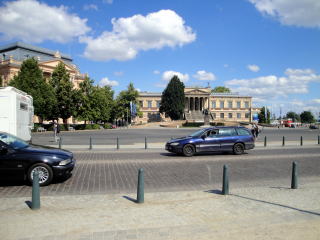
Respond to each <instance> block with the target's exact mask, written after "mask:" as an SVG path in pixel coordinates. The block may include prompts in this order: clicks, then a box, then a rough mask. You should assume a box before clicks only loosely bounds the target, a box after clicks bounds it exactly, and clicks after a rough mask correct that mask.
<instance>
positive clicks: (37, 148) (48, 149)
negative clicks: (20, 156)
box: [21, 144, 73, 157]
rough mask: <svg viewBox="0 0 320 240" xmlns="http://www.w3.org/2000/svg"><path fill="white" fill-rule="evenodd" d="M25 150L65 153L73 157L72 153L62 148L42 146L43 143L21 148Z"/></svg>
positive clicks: (28, 151) (56, 153)
mask: <svg viewBox="0 0 320 240" xmlns="http://www.w3.org/2000/svg"><path fill="white" fill-rule="evenodd" d="M21 151H23V152H27V153H30V152H32V153H41V154H48V155H63V156H65V157H72V155H73V154H72V153H71V152H69V151H66V150H61V149H57V148H52V147H47V146H41V145H33V144H30V145H29V146H28V147H26V148H23V149H21Z"/></svg>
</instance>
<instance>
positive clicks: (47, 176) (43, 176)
mask: <svg viewBox="0 0 320 240" xmlns="http://www.w3.org/2000/svg"><path fill="white" fill-rule="evenodd" d="M35 171H38V172H39V185H40V186H46V185H49V184H50V183H51V181H52V179H53V172H52V169H51V167H49V166H48V165H47V164H44V163H37V164H35V165H32V166H31V167H30V168H29V170H28V179H29V182H30V183H31V184H32V181H33V173H34V172H35Z"/></svg>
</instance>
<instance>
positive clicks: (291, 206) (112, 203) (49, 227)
mask: <svg viewBox="0 0 320 240" xmlns="http://www.w3.org/2000/svg"><path fill="white" fill-rule="evenodd" d="M319 180H320V178H319V177H316V178H310V179H308V181H306V180H305V179H304V181H303V184H301V185H300V186H299V189H296V190H292V189H289V188H287V186H283V187H281V186H278V187H270V186H272V185H270V186H267V187H254V188H253V187H252V188H245V189H244V188H238V189H230V192H231V194H230V195H228V196H223V195H221V194H220V193H219V191H218V190H213V191H211V192H203V191H191V192H168V193H146V195H145V203H144V204H137V203H135V202H133V201H132V199H135V197H136V196H135V195H134V194H129V195H126V194H123V195H120V194H117V195H82V196H54V197H53V196H51V197H42V198H41V204H42V206H41V209H40V210H37V211H32V210H30V209H29V208H28V206H27V204H26V203H25V201H28V200H30V198H29V199H28V198H3V199H0V239H1V240H13V239H15V240H23V239H24V240H27V239H28V240H31V239H32V240H40V239H46V240H52V239H59V240H60V239H61V240H63V239H67V240H72V239H77V240H80V239H83V240H90V239H92V240H102V239H148V240H158V239H181V240H182V239H197V240H198V239H237V240H238V239H297V240H301V239H304V240H306V239H319V238H320V200H319V196H320V181H319ZM130 199H131V200H130Z"/></svg>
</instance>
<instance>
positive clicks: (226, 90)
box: [211, 86, 231, 93]
mask: <svg viewBox="0 0 320 240" xmlns="http://www.w3.org/2000/svg"><path fill="white" fill-rule="evenodd" d="M211 92H212V93H230V92H231V90H230V89H229V88H227V87H223V86H217V87H215V88H214V89H212V90H211Z"/></svg>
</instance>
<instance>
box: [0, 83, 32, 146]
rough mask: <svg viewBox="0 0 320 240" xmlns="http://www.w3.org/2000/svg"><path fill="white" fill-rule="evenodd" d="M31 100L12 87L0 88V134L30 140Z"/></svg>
mask: <svg viewBox="0 0 320 240" xmlns="http://www.w3.org/2000/svg"><path fill="white" fill-rule="evenodd" d="M32 128H33V99H32V97H31V96H30V95H28V94H26V93H25V92H23V91H20V90H19V89H16V88H14V87H0V132H7V133H10V134H13V135H15V136H17V137H19V138H21V139H23V140H25V141H30V140H31V129H32Z"/></svg>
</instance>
